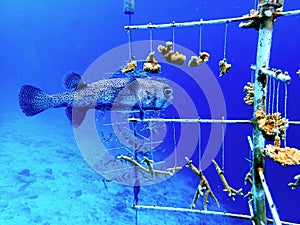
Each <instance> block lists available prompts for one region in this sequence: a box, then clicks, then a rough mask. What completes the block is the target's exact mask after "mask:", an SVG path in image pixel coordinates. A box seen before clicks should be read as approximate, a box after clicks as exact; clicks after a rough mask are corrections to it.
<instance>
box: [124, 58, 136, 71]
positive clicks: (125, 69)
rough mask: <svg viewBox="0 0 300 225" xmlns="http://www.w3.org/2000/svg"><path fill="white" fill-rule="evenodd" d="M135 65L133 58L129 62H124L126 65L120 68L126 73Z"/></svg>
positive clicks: (132, 69)
mask: <svg viewBox="0 0 300 225" xmlns="http://www.w3.org/2000/svg"><path fill="white" fill-rule="evenodd" d="M136 67H137V63H136V61H135V60H133V61H130V62H129V63H127V64H126V66H125V67H124V68H123V69H122V73H128V72H132V71H134V70H135V68H136Z"/></svg>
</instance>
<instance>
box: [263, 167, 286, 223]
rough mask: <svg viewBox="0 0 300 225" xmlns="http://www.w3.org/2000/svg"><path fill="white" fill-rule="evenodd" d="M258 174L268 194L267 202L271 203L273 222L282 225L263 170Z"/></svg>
mask: <svg viewBox="0 0 300 225" xmlns="http://www.w3.org/2000/svg"><path fill="white" fill-rule="evenodd" d="M258 174H259V177H260V179H261V183H262V185H263V188H264V190H265V193H266V197H267V200H268V203H269V206H270V211H271V214H272V217H273V220H274V222H275V224H276V225H281V221H280V218H279V215H278V212H277V209H276V205H275V203H274V202H273V199H272V196H271V193H270V190H269V187H268V185H267V183H266V179H265V176H264V173H263V171H262V170H259V171H258Z"/></svg>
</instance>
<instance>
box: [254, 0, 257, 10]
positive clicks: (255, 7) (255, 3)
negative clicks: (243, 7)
mask: <svg viewBox="0 0 300 225" xmlns="http://www.w3.org/2000/svg"><path fill="white" fill-rule="evenodd" d="M254 9H257V0H255V1H254Z"/></svg>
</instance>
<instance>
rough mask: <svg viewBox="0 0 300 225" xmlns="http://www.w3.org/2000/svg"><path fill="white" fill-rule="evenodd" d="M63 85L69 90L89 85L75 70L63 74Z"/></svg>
mask: <svg viewBox="0 0 300 225" xmlns="http://www.w3.org/2000/svg"><path fill="white" fill-rule="evenodd" d="M62 85H63V87H64V88H65V89H67V90H73V91H74V90H75V89H77V90H78V89H82V88H84V87H86V86H87V85H86V84H85V83H84V82H83V80H82V79H81V76H80V75H79V74H78V73H75V72H69V73H67V74H65V75H64V76H63V79H62Z"/></svg>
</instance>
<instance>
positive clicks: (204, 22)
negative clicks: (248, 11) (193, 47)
mask: <svg viewBox="0 0 300 225" xmlns="http://www.w3.org/2000/svg"><path fill="white" fill-rule="evenodd" d="M298 14H300V10H292V11H286V12H280V13H276V14H275V16H278V17H281V16H292V15H298ZM258 18H259V15H251V16H250V15H245V16H241V17H234V18H226V19H214V20H202V19H201V20H199V21H192V22H182V23H175V22H173V23H164V24H151V23H150V24H146V25H130V26H128V25H127V26H124V29H127V30H129V29H153V28H157V29H161V28H170V27H192V26H199V25H210V24H222V23H231V22H239V21H245V20H253V19H258Z"/></svg>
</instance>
